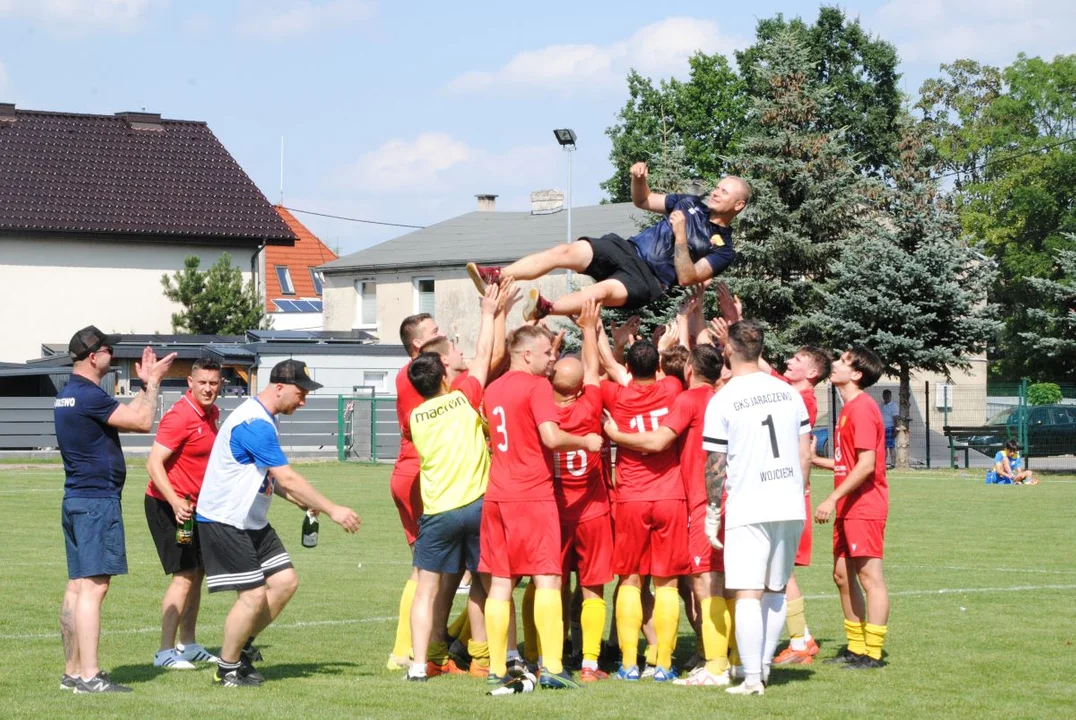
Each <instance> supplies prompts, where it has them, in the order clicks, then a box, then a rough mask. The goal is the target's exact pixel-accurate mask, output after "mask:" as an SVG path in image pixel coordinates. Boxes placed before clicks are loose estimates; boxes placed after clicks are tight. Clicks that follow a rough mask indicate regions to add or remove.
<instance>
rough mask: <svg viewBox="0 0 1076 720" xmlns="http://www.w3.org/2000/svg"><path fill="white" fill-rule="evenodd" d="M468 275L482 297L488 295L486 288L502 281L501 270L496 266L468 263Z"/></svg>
mask: <svg viewBox="0 0 1076 720" xmlns="http://www.w3.org/2000/svg"><path fill="white" fill-rule="evenodd" d="M467 274H468V275H470V276H471V282H473V283H474V286H475V288H476V289H477V290H478V292H479V294H480V295H485V294H486V288H487V287H489V286H490V285H496V284H497V283H499V282H500V281H501V269H500V268H499V267H497V266H495V265H477V264H475V263H473V262H469V263H467Z"/></svg>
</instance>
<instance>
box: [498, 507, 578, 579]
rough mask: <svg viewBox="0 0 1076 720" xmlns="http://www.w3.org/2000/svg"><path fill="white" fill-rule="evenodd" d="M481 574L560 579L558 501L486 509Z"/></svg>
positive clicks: (503, 576)
mask: <svg viewBox="0 0 1076 720" xmlns="http://www.w3.org/2000/svg"><path fill="white" fill-rule="evenodd" d="M479 547H480V549H479V554H478V572H484V573H489V574H491V575H493V576H494V577H502V578H511V577H520V576H522V575H560V570H561V567H560V517H559V516H558V514H557V501H556V500H554V499H552V498H550V499H549V500H536V501H533V502H497V501H495V500H486V501H485V502H484V503H483V505H482V529H481V532H480V533H479Z"/></svg>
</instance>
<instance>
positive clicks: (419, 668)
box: [407, 662, 426, 677]
mask: <svg viewBox="0 0 1076 720" xmlns="http://www.w3.org/2000/svg"><path fill="white" fill-rule="evenodd" d="M407 674H408V675H409V676H410V677H426V663H420V662H413V663H411V667H409V668H408V669H407Z"/></svg>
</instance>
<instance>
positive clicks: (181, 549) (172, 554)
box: [145, 495, 202, 575]
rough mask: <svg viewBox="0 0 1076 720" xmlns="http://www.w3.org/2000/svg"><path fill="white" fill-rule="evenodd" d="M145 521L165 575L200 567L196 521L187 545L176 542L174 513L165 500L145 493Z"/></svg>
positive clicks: (200, 559)
mask: <svg viewBox="0 0 1076 720" xmlns="http://www.w3.org/2000/svg"><path fill="white" fill-rule="evenodd" d="M145 498H146V503H145V504H146V522H147V523H149V534H150V537H152V538H153V544H154V545H156V546H157V557H159V558H160V559H161V567H163V568H164V574H165V575H174V574H175V573H177V572H180V571H181V570H197V569H198V568H200V567H202V555H201V552H199V550H198V523H194V537H193V538H192V539H191V542H190V543H189V544H187V545H180V544H179V543H177V542H176V514H175V513H174V512H173V511H172V506H171V505H169V504H168V502H167V501H165V500H160V499H158V498H155V497H153V496H152V495H146V496H145Z"/></svg>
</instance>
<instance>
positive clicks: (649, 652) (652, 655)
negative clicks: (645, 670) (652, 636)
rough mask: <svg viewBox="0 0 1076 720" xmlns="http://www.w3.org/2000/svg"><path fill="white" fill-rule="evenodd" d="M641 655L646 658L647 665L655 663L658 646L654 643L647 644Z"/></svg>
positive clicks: (656, 662) (656, 661)
mask: <svg viewBox="0 0 1076 720" xmlns="http://www.w3.org/2000/svg"><path fill="white" fill-rule="evenodd" d="M643 657H644V658H645V659H646V664H647V665H651V666H653V665H657V664H658V646H657V645H656V644H655V645H647V646H646V650H644V651H643Z"/></svg>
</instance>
